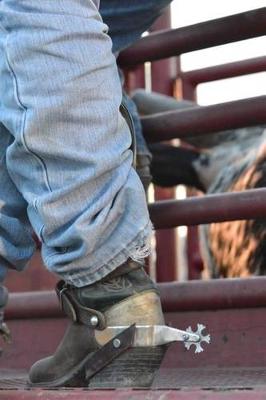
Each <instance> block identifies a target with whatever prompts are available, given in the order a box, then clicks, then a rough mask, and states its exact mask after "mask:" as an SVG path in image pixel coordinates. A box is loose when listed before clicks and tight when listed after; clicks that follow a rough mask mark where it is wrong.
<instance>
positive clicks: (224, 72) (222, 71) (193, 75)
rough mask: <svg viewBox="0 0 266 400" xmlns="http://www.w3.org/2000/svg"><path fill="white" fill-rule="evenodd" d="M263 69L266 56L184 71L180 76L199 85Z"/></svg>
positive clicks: (264, 68)
mask: <svg viewBox="0 0 266 400" xmlns="http://www.w3.org/2000/svg"><path fill="white" fill-rule="evenodd" d="M263 71H266V57H257V58H251V59H249V60H242V61H237V62H232V63H228V64H221V65H215V66H214V67H208V68H201V69H195V70H193V71H188V72H182V73H181V74H180V78H181V79H182V80H184V81H186V82H187V81H188V82H189V83H190V84H191V85H193V86H197V85H198V84H199V83H204V82H211V81H216V80H219V79H226V78H233V77H236V76H241V75H248V74H254V73H257V72H263Z"/></svg>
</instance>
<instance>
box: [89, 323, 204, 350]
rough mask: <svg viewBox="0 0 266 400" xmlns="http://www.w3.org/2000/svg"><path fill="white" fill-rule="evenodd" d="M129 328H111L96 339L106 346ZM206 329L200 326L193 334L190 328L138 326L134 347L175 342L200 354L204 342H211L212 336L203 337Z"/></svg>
mask: <svg viewBox="0 0 266 400" xmlns="http://www.w3.org/2000/svg"><path fill="white" fill-rule="evenodd" d="M127 328H128V327H127V326H109V327H107V328H106V329H104V330H103V331H95V337H96V340H97V342H98V343H99V344H100V345H104V344H105V343H107V342H109V341H110V340H112V339H113V338H114V337H115V336H116V335H118V334H119V333H121V332H122V331H124V330H125V329H127ZM204 328H205V327H204V325H201V324H198V329H197V331H196V332H192V330H191V328H190V327H189V328H188V329H187V330H186V331H183V330H181V329H176V328H172V327H169V326H167V325H136V330H135V335H134V340H133V343H132V347H149V346H161V345H165V344H169V343H173V342H183V343H184V345H185V347H186V348H187V349H188V350H189V348H190V346H191V345H192V344H194V345H195V346H196V350H195V353H200V352H201V351H203V348H202V346H201V343H202V341H204V342H206V343H209V342H210V335H207V336H203V335H202V330H203V329H204Z"/></svg>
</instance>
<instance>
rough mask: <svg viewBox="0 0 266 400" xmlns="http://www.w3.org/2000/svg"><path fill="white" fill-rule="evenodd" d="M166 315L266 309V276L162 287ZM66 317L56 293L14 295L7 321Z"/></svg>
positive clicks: (164, 285) (10, 301) (11, 298)
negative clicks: (239, 309) (197, 311)
mask: <svg viewBox="0 0 266 400" xmlns="http://www.w3.org/2000/svg"><path fill="white" fill-rule="evenodd" d="M158 287H159V290H160V294H161V300H162V306H163V310H164V312H179V311H180V312H185V311H195V310H201V311H206V310H219V309H229V308H247V307H248V308H256V307H265V306H266V277H257V278H252V279H250V278H246V279H226V280H225V279H219V280H218V279H217V280H211V281H193V282H182V283H177V282H171V283H170V282H168V283H159V285H158ZM61 317H62V318H63V317H64V314H63V313H62V311H61V310H60V308H59V305H58V300H57V297H56V294H55V292H54V291H41V292H25V293H11V295H10V300H9V303H8V307H7V310H6V318H7V320H13V319H31V318H33V319H40V318H61Z"/></svg>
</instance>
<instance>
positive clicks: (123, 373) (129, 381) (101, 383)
mask: <svg viewBox="0 0 266 400" xmlns="http://www.w3.org/2000/svg"><path fill="white" fill-rule="evenodd" d="M166 350H167V346H156V347H135V348H132V349H130V350H128V351H126V352H125V353H124V354H122V355H120V356H119V357H118V358H117V359H115V360H114V361H112V363H111V364H109V365H107V366H106V367H105V368H104V369H102V370H101V371H100V372H98V373H97V374H96V375H95V376H94V377H92V378H91V379H90V381H89V384H88V387H89V388H108V389H114V388H119V387H132V388H145V387H150V386H151V385H152V381H153V379H154V376H155V373H156V372H157V371H158V369H159V368H160V365H161V362H162V360H163V357H164V355H165V352H166Z"/></svg>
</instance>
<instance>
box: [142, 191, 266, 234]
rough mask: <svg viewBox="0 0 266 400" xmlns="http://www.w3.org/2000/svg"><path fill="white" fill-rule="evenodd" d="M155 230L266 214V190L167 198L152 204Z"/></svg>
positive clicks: (152, 218) (151, 211) (257, 216)
mask: <svg viewBox="0 0 266 400" xmlns="http://www.w3.org/2000/svg"><path fill="white" fill-rule="evenodd" d="M149 211H150V217H151V220H152V222H153V224H154V227H155V229H168V228H175V227H176V226H180V225H200V224H208V223H211V222H224V221H235V220H246V219H255V218H261V217H264V218H265V217H266V189H264V188H261V189H252V190H246V191H243V192H234V193H222V194H212V195H206V196H202V197H190V198H188V199H186V200H165V201H158V202H155V203H152V204H150V205H149Z"/></svg>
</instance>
